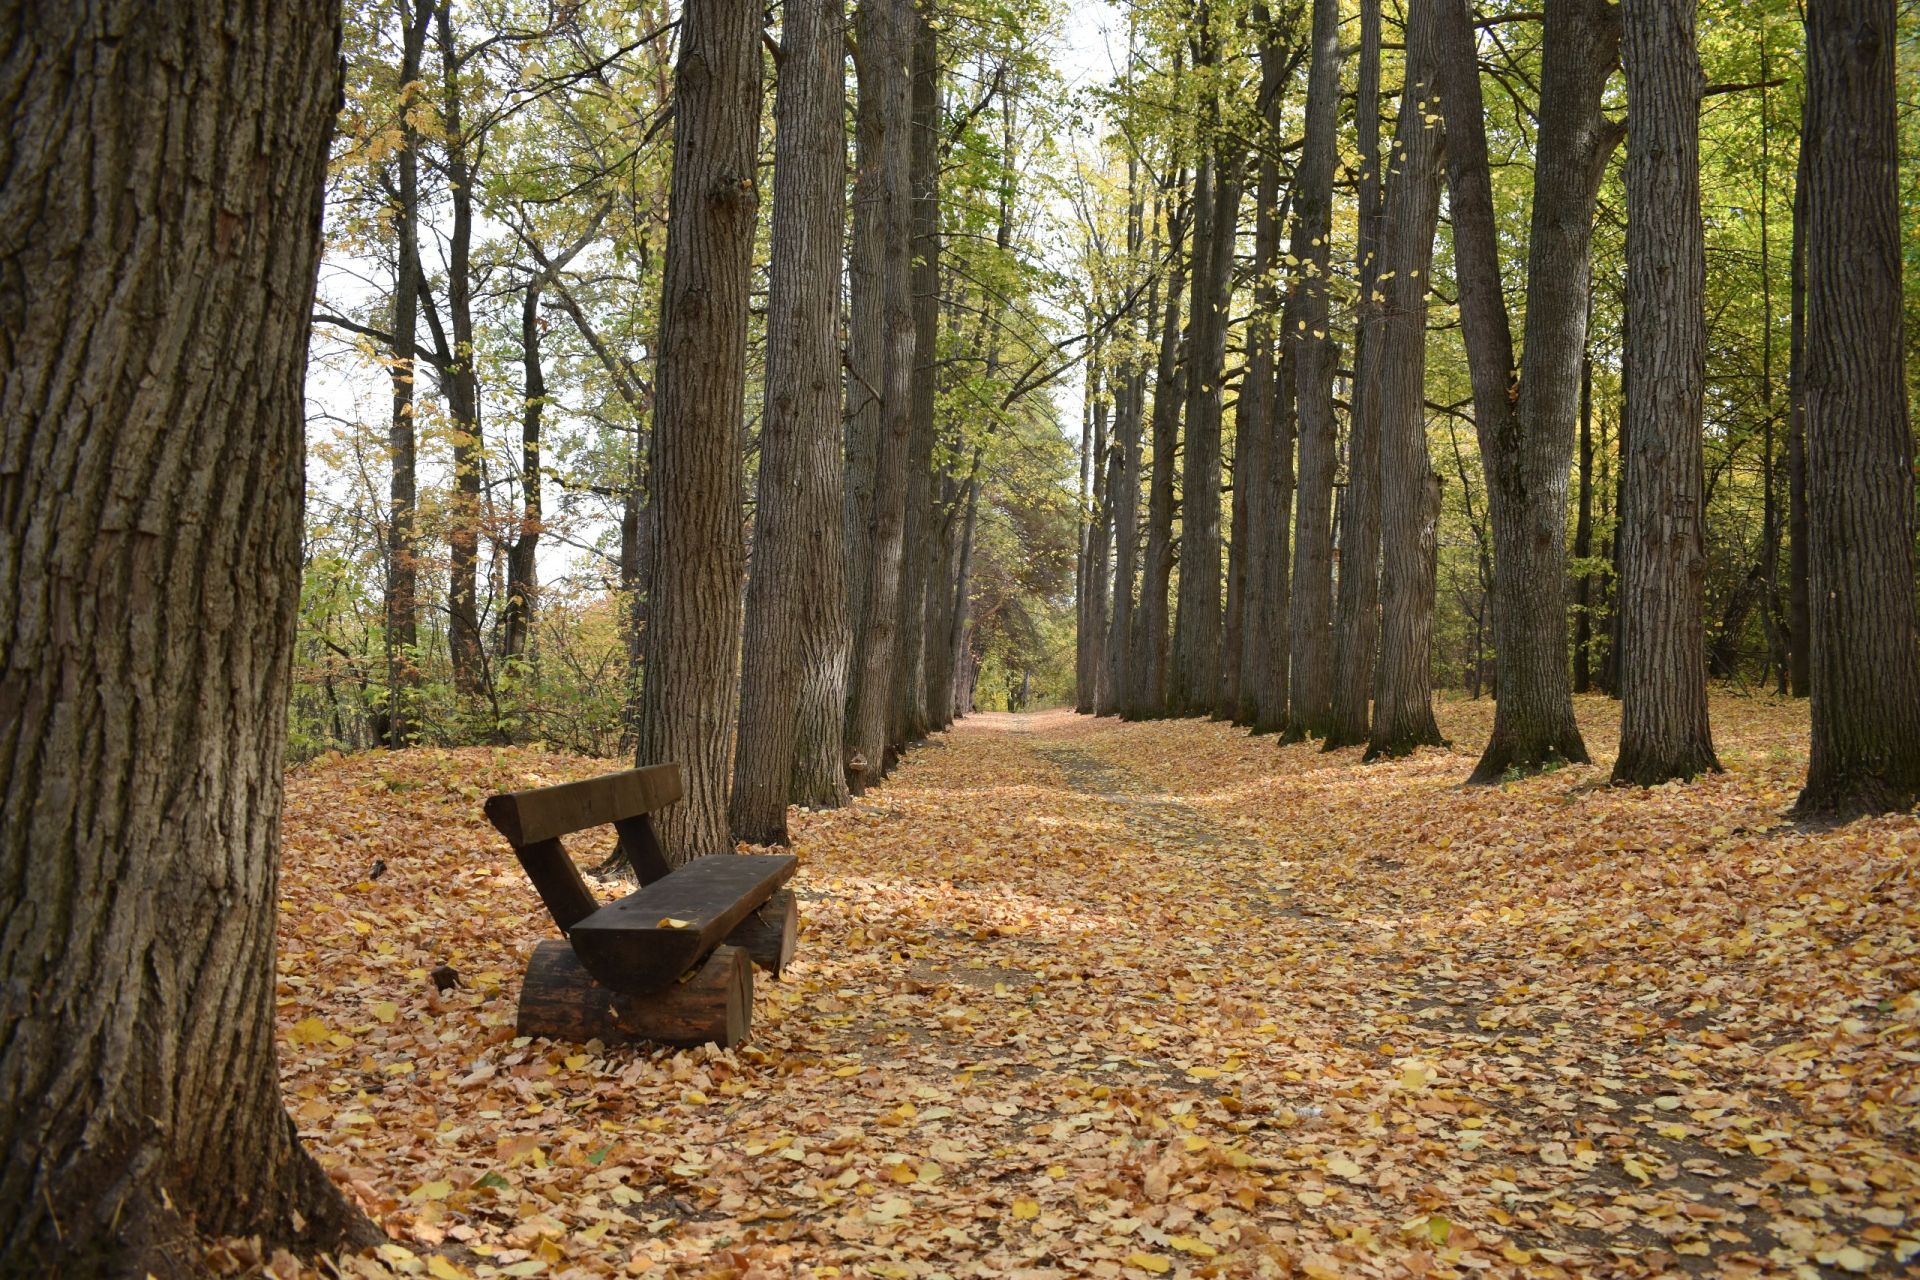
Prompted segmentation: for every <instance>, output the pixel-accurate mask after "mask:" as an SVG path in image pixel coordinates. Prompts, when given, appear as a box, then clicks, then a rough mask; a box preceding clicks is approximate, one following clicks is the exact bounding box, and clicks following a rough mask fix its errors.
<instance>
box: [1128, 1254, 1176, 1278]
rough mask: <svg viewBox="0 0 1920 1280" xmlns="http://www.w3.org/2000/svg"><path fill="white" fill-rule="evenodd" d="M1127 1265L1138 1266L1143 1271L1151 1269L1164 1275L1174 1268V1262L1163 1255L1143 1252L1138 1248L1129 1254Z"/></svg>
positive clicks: (1159, 1274) (1158, 1274)
mask: <svg viewBox="0 0 1920 1280" xmlns="http://www.w3.org/2000/svg"><path fill="white" fill-rule="evenodd" d="M1127 1265H1128V1266H1130V1267H1138V1268H1140V1269H1141V1270H1142V1271H1151V1272H1153V1274H1155V1275H1157V1276H1163V1275H1165V1274H1167V1272H1169V1271H1171V1270H1173V1263H1171V1262H1169V1261H1168V1260H1167V1259H1165V1258H1163V1257H1161V1256H1160V1255H1159V1254H1157V1253H1141V1252H1139V1251H1138V1250H1135V1251H1134V1252H1133V1253H1130V1254H1128V1255H1127Z"/></svg>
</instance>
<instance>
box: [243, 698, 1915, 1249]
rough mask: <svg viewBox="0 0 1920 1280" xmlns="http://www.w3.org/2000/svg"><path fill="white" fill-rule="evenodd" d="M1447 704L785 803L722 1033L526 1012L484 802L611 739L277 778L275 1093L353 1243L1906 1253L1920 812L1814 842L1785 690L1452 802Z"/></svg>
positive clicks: (1004, 766) (520, 943)
mask: <svg viewBox="0 0 1920 1280" xmlns="http://www.w3.org/2000/svg"><path fill="white" fill-rule="evenodd" d="M1441 711H1442V723H1443V726H1444V727H1445V728H1446V730H1447V732H1448V733H1449V734H1450V736H1451V737H1453V738H1454V740H1455V741H1456V743H1458V744H1459V745H1458V746H1457V747H1456V748H1454V749H1453V750H1430V751H1425V752H1422V753H1420V754H1419V755H1418V756H1416V757H1415V758H1413V759H1410V760H1405V761H1399V762H1393V763H1386V764H1379V765H1362V764H1361V763H1360V761H1359V753H1358V752H1357V751H1343V752H1336V753H1331V754H1322V753H1321V752H1319V751H1318V750H1317V749H1315V748H1314V747H1312V746H1310V745H1296V746H1289V747H1280V746H1278V745H1276V744H1275V742H1274V741H1273V740H1272V739H1255V738H1250V737H1248V736H1246V735H1245V734H1243V733H1241V732H1239V731H1237V730H1234V729H1232V728H1231V727H1229V726H1226V725H1221V724H1212V723H1206V722H1199V721H1168V722H1160V723H1152V724H1134V725H1122V724H1118V723H1116V722H1114V721H1111V720H1093V719H1090V718H1087V717H1080V716H1075V715H1072V714H1070V713H1066V712H1049V713H1043V714H1037V715H1031V716H1023V717H1013V716H985V715H983V716H976V717H973V718H971V719H969V720H967V721H964V722H962V723H961V724H960V725H958V726H956V728H955V729H954V730H953V731H952V732H950V733H948V734H945V735H942V736H940V737H939V738H937V739H935V740H934V741H933V742H932V743H930V744H929V745H927V746H925V747H923V748H921V749H918V750H915V751H913V752H911V753H909V754H908V755H907V757H906V758H905V760H904V762H903V764H902V767H901V769H900V770H899V771H898V772H897V773H896V774H895V775H894V776H893V777H892V778H891V779H889V780H888V782H887V783H886V785H885V786H884V787H882V788H880V789H878V790H877V791H875V792H874V793H873V794H871V795H870V796H868V797H867V798H865V799H864V800H862V801H860V802H858V803H857V804H855V805H854V806H853V807H851V808H849V809H846V810H842V811H839V812H834V813H816V814H802V815H799V816H798V820H797V851H798V852H799V854H800V856H801V860H802V861H801V871H800V875H799V878H798V880H797V881H796V885H797V888H798V890H799V892H800V895H801V902H802V913H803V924H802V933H801V941H800V953H799V959H798V962H797V963H796V964H795V966H794V967H793V968H792V970H790V971H789V973H788V975H787V976H786V978H785V979H784V980H783V981H777V982H776V981H773V980H771V979H769V978H767V977H766V975H764V974H761V975H756V989H755V1008H754V1018H755V1023H754V1033H753V1037H752V1039H751V1041H750V1042H749V1043H747V1044H746V1045H743V1046H741V1047H739V1048H736V1049H734V1050H732V1051H727V1052H721V1051H716V1050H713V1049H711V1048H708V1049H702V1050H695V1051H682V1052H666V1051H658V1050H654V1051H649V1050H646V1049H644V1048H633V1047H607V1046H602V1045H599V1044H597V1043H593V1044H587V1045H577V1044H559V1043H551V1042H547V1041H544V1040H536V1041H527V1040H523V1039H517V1038H516V1037H515V1035H514V1031H513V1019H514V1005H515V999H516V996H517V993H518V983H519V974H520V971H521V967H522V965H523V964H524V962H525V958H526V956H527V953H528V951H529V950H530V949H531V948H532V946H533V945H534V944H535V943H536V942H538V941H539V940H541V939H542V938H544V937H548V936H552V935H553V933H554V930H553V927H552V924H551V922H550V921H549V920H548V919H547V917H546V915H545V913H544V912H543V911H542V909H541V908H540V905H539V902H538V900H537V899H536V898H535V896H534V894H533V891H532V889H531V888H530V887H529V886H528V884H527V882H526V880H525V878H524V876H523V875H522V874H521V872H520V869H519V867H518V865H517V864H516V863H515V861H514V859H513V857H512V855H511V853H510V851H509V850H508V849H507V847H506V846H505V845H504V843H503V842H502V841H500V839H499V838H498V837H497V836H496V835H495V834H494V833H493V832H492V830H491V829H490V828H489V827H487V826H486V824H485V823H484V821H483V820H482V819H481V816H480V803H479V802H480V800H481V799H482V798H483V797H484V796H485V795H486V794H488V793H490V792H492V791H495V790H506V789H512V788H515V787H522V786H534V785H541V784H545V783H551V782H558V781H562V780H565V779H568V778H574V777H582V776H588V775H591V774H594V773H596V772H601V771H604V770H605V769H608V768H612V767H619V766H618V764H617V763H616V762H605V761H593V760H584V759H579V758H574V757H564V756H554V755H545V754H541V753H538V752H534V751H529V750H519V749H515V750H488V749H473V750H460V751H432V750H416V751H410V752H404V753H399V754H379V753H376V754H372V755H366V756H358V757H351V758H345V759H341V758H332V759H325V760H322V761H319V762H316V763H314V764H312V765H308V766H304V767H302V768H300V769H297V770H295V771H293V773H292V774H291V775H290V779H289V792H288V799H287V814H286V831H287V862H286V870H285V875H284V880H283V886H282V895H283V903H282V906H283V911H282V915H281V924H280V928H281V957H280V965H281V979H280V987H279V995H280V1021H281V1031H282V1042H281V1051H282V1065H283V1070H284V1075H285V1081H286V1092H287V1098H288V1105H289V1107H290V1108H291V1109H292V1111H293V1114H294V1116H295V1119H296V1123H297V1124H298V1126H299V1129H300V1132H301V1135H302V1137H303V1138H304V1139H305V1141H306V1142H307V1144H308V1145H309V1146H310V1147H311V1148H312V1149H313V1150H314V1151H315V1152H316V1153H317V1154H318V1155H319V1157H320V1159H321V1160H322V1162H323V1163H324V1164H325V1165H326V1166H327V1168H328V1169H329V1171H330V1172H331V1173H332V1174H333V1176H334V1177H335V1178H336V1180H338V1181H339V1182H340V1183H341V1184H342V1185H343V1186H344V1187H345V1188H346V1189H347V1191H348V1193H349V1194H350V1195H351V1196H352V1197H353V1198H354V1199H355V1200H356V1201H358V1202H359V1203H360V1204H361V1205H362V1206H363V1207H364V1208H365V1209H366V1211H367V1212H368V1213H369V1214H370V1215H372V1216H373V1217H374V1218H375V1220H376V1221H378V1222H379V1223H380V1224H382V1225H383V1226H384V1227H385V1229H386V1231H387V1234H388V1236H389V1238H390V1241H391V1243H390V1244H388V1245H387V1246H385V1247H384V1248H383V1249H382V1250H380V1251H379V1252H378V1254H376V1255H366V1256H358V1257H347V1258H341V1259H335V1260H327V1261H326V1262H325V1263H324V1266H325V1267H326V1269H327V1272H328V1273H336V1272H337V1273H339V1274H345V1275H382V1276H383V1275H388V1274H403V1275H430V1276H437V1277H441V1278H442V1280H446V1278H447V1277H485V1276H497V1275H505V1276H531V1275H547V1276H589V1275H592V1276H598V1275H607V1274H613V1275H644V1276H678V1277H708V1276H714V1277H737V1278H742V1280H770V1278H771V1277H779V1276H835V1275H838V1276H877V1277H939V1276H947V1277H955V1278H958V1277H967V1276H983V1277H1000V1276H1008V1277H1051V1276H1061V1277H1066V1276H1095V1277H1135V1278H1137V1277H1150V1276H1162V1275H1171V1276H1204V1277H1211V1276H1300V1275H1304V1276H1309V1277H1339V1276H1376V1275H1379V1276H1464V1275H1500V1276H1622V1277H1626V1276H1651V1275H1669V1274H1671V1275H1680V1274H1701V1275H1730V1276H1837V1275H1846V1274H1850V1273H1869V1272H1871V1273H1877V1274H1881V1275H1895V1274H1912V1273H1914V1272H1915V1270H1916V1269H1920V1158H1917V1156H1920V939H1917V934H1920V883H1917V880H1920V824H1917V823H1916V822H1915V821H1914V820H1913V819H1910V818H1888V819H1879V820H1871V821H1865V822H1860V823H1855V824H1852V825H1849V826H1846V827H1842V828H1839V829H1835V830H1826V831H1819V830H1812V829H1807V828H1802V827H1799V826H1796V825H1794V824H1791V823H1789V822H1788V821H1786V820H1785V819H1784V818H1783V816H1782V815H1783V812H1784V810H1785V809H1786V807H1787V806H1788V805H1789V804H1790V803H1791V802H1792V800H1793V797H1794V793H1795V790H1796V788H1797V786H1798V783H1799V779H1800V776H1801V772H1802V769H1803V762H1804V759H1805V751H1806V740H1805V738H1806V734H1805V721H1804V708H1802V707H1792V706H1782V705H1775V704H1772V703H1770V702H1767V701H1765V700H1762V699H1733V698H1726V697H1718V698H1716V701H1715V707H1714V711H1715V728H1716V734H1717V739H1718V743H1719V746H1720V750H1721V759H1722V760H1723V761H1724V762H1725V763H1726V765H1727V767H1728V772H1727V773H1726V774H1725V775H1722V776H1719V777H1715V778H1711V779H1707V780H1705V781H1702V782H1698V783H1695V784H1692V785H1687V786H1669V787H1662V788H1657V789H1654V790H1652V791H1631V790H1616V789H1613V788H1610V787H1608V786H1606V785H1605V781H1606V774H1605V764H1604V763H1603V764H1602V765H1600V766H1597V767H1570V768H1566V769H1562V770H1558V771H1556V772H1552V773H1548V774H1545V775H1542V776H1540V777H1536V778H1531V779H1527V780H1524V781H1518V782H1513V783H1510V784H1508V785H1505V786H1500V787H1492V788H1474V789H1468V788H1464V787H1462V786H1461V785H1460V781H1461V779H1462V778H1463V777H1464V776H1465V774H1466V773H1467V772H1468V770H1469V768H1470V766H1471V763H1472V758H1473V757H1472V755H1471V751H1472V750H1473V749H1475V748H1477V747H1478V745H1479V744H1480V743H1481V742H1482V741H1484V738H1485V733H1486V730H1487V727H1488V721H1489V718H1490V712H1491V708H1490V706H1488V705H1487V704H1484V703H1480V704H1474V703H1448V704H1444V705H1443V706H1442V708H1441ZM1617 714H1618V713H1617V708H1616V706H1615V705H1614V704H1609V703H1606V702H1604V701H1601V700H1598V699H1595V700H1592V701H1586V700H1583V701H1582V705H1581V716H1582V721H1583V728H1584V729H1585V730H1586V732H1587V735H1588V737H1587V742H1588V745H1589V747H1590V749H1592V750H1593V751H1594V754H1595V756H1596V758H1597V759H1599V760H1601V761H1603V762H1609V761H1610V760H1611V756H1612V751H1613V745H1614V742H1613V732H1614V724H1615V720H1616V717H1617ZM610 838H611V837H610V836H608V837H607V842H606V843H603V844H602V845H601V846H599V847H594V846H593V845H591V844H590V843H583V844H582V845H581V846H580V847H579V848H576V849H575V853H576V855H577V856H578V857H579V858H580V860H581V862H582V864H583V865H586V866H591V865H592V864H593V863H595V862H597V861H598V860H599V858H600V856H601V855H602V854H604V852H605V851H606V847H607V843H610ZM376 861H382V862H384V863H385V864H386V868H387V869H386V871H385V873H384V874H382V875H380V876H378V877H373V876H372V874H371V869H372V868H373V867H374V865H375V863H376ZM599 887H600V890H601V893H602V896H607V895H610V894H613V893H617V892H620V891H621V887H620V886H619V885H617V884H610V883H609V884H602V885H600V886H599ZM442 963H450V964H451V965H453V966H454V967H455V968H456V969H457V970H458V971H459V972H460V974H461V975H462V978H463V986H462V987H461V988H459V989H456V990H453V991H450V992H448V993H447V994H445V995H441V994H439V993H438V992H437V991H436V990H435V987H434V985H433V983H432V982H430V981H429V979H428V974H429V971H430V970H432V969H433V968H434V967H435V966H437V965H440V964H442ZM210 1265H211V1268H212V1269H213V1270H216V1271H224V1272H228V1273H233V1272H239V1271H260V1270H265V1271H268V1272H270V1273H272V1274H277V1275H283V1276H290V1275H293V1274H295V1273H296V1272H297V1271H298V1269H299V1268H298V1267H297V1266H296V1264H295V1263H294V1261H293V1260H292V1259H290V1258H287V1257H285V1256H277V1257H275V1258H270V1259H264V1258H261V1257H259V1255H258V1251H257V1250H256V1249H253V1248H252V1247H251V1246H250V1245H249V1244H248V1242H245V1241H229V1242H226V1243H225V1244H223V1245H220V1246H219V1247H217V1248H216V1249H215V1251H214V1253H213V1255H212V1257H211V1258H210Z"/></svg>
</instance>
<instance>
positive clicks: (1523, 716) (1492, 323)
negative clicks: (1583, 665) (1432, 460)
mask: <svg viewBox="0 0 1920 1280" xmlns="http://www.w3.org/2000/svg"><path fill="white" fill-rule="evenodd" d="M1544 27H1545V30H1544V34H1543V37H1542V56H1541V68H1540V127H1539V132H1538V136H1537V138H1536V140H1535V143H1536V145H1535V154H1534V190H1533V215H1532V216H1533V222H1532V228H1531V231H1530V234H1529V238H1528V258H1527V314H1526V341H1525V346H1524V357H1523V361H1522V363H1521V364H1520V365H1519V366H1518V377H1517V379H1516V376H1515V370H1516V366H1515V363H1514V359H1513V337H1512V330H1511V327H1510V323H1509V320H1508V317H1507V309H1506V300H1505V297H1504V295H1503V293H1502V291H1501V283H1500V262H1499V257H1498V250H1497V247H1496V233H1495V227H1494V215H1493V197H1492V184H1491V180H1490V178H1489V173H1488V165H1487V144H1486V122H1485V114H1484V111H1483V109H1482V105H1481V98H1480V80H1479V69H1478V61H1477V59H1476V56H1475V53H1474V43H1473V27H1472V15H1471V14H1470V13H1469V12H1468V8H1467V4H1466V0H1442V10H1441V20H1440V25H1439V42H1440V63H1439V65H1440V76H1441V99H1442V102H1443V105H1444V114H1445V118H1446V129H1447V173H1448V186H1449V190H1450V195H1451V199H1450V206H1451V209H1452V215H1453V230H1454V256H1455V273H1456V275H1457V276H1458V278H1459V286H1460V320H1461V327H1462V329H1463V331H1464V336H1465V338H1466V346H1467V364H1468V371H1469V373H1470V375H1471V377H1472V382H1473V403H1474V426H1475V430H1476V432H1477V434H1478V435H1479V437H1480V456H1481V463H1482V469H1483V470H1484V471H1485V473H1486V477H1487V509H1488V517H1489V524H1490V525H1491V527H1492V531H1493V549H1494V564H1493V574H1494V582H1493V587H1494V589H1493V612H1494V623H1495V627H1496V629H1497V634H1498V641H1499V647H1498V650H1497V652H1496V655H1495V657H1496V662H1497V678H1498V686H1499V705H1498V707H1497V708H1496V709H1495V712H1494V722H1493V736H1492V739H1491V740H1490V741H1489V742H1488V744H1487V748H1486V751H1485V752H1484V753H1483V754H1482V755H1481V757H1480V763H1479V765H1478V766H1477V767H1476V768H1475V769H1474V772H1473V777H1472V781H1474V782H1479V783H1491V782H1498V781H1499V780H1500V779H1501V778H1502V777H1504V776H1505V775H1506V774H1507V773H1508V772H1509V771H1510V770H1518V771H1523V772H1524V771H1529V770H1535V769H1539V768H1543V767H1545V766H1547V765H1548V764H1550V763H1552V762H1554V761H1556V760H1565V761H1569V762H1584V761H1585V760H1586V759H1587V749H1586V744H1585V743H1584V742H1582V741H1581V738H1580V729H1579V726H1578V725H1576V724H1575V722H1574V718H1573V689H1572V686H1571V680H1570V677H1569V672H1568V662H1567V648H1568V637H1567V564H1566V536H1567V535H1566V520H1567V516H1566V511H1567V481H1568V472H1569V470H1570V469H1571V466H1572V463H1573V435H1574V421H1575V418H1576V416H1577V404H1576V401H1577V398H1578V395H1579V383H1580V361H1581V357H1582V355H1583V353H1584V352H1585V350H1586V329H1587V282H1588V275H1589V269H1590V266H1591V263H1590V260H1589V253H1588V250H1589V246H1590V242H1591V240H1592V231H1593V206H1594V196H1595V193H1596V192H1597V190H1598V188H1599V183H1600V179H1601V177H1602V175H1603V173H1604V171H1605V167H1606V162H1607V158H1608V157H1609V156H1610V155H1611V154H1612V151H1613V148H1614V147H1615V146H1617V145H1618V144H1619V139H1620V130H1619V129H1618V128H1617V127H1616V126H1613V125H1611V124H1609V123H1608V121H1607V118H1606V116H1605V114H1604V113H1603V112H1602V110H1601V99H1602V95H1603V94H1604V92H1605V89H1606V83H1607V79H1608V77H1609V76H1610V75H1611V74H1612V70H1613V68H1614V67H1615V66H1616V65H1618V61H1619V56H1618V55H1619V36H1620V28H1619V18H1618V15H1617V13H1616V12H1615V11H1614V9H1613V7H1612V6H1611V5H1610V4H1609V3H1607V0H1567V3H1565V4H1557V5H1553V6H1551V7H1549V8H1548V10H1547V12H1546V20H1545V24H1544Z"/></svg>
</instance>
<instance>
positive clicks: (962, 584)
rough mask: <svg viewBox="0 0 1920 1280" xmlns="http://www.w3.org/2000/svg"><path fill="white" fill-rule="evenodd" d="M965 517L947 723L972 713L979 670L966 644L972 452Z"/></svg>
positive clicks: (975, 501) (950, 640) (975, 516)
mask: <svg viewBox="0 0 1920 1280" xmlns="http://www.w3.org/2000/svg"><path fill="white" fill-rule="evenodd" d="M966 509H967V514H966V519H965V520H963V521H962V522H961V525H960V555H959V559H958V568H957V570H956V571H955V573H954V575H953V608H952V610H951V611H950V613H949V615H948V616H949V617H950V618H951V619H952V622H951V623H950V624H949V627H948V631H947V652H948V654H949V655H950V657H949V659H948V664H947V666H948V669H949V670H950V671H952V672H953V687H952V688H951V689H949V690H948V691H947V697H948V699H949V705H950V712H949V715H948V722H949V723H951V722H952V721H954V720H957V719H959V718H960V717H961V716H964V715H966V714H967V713H968V712H969V711H972V710H973V682H974V680H975V679H977V678H978V676H979V667H978V666H977V665H976V664H975V663H974V661H973V654H972V652H971V650H970V648H969V646H968V644H967V631H968V626H967V615H968V613H969V608H968V604H969V601H970V600H971V599H972V595H971V592H972V581H971V580H972V577H973V534H974V529H975V527H976V525H977V523H978V520H979V516H980V450H978V449H975V450H974V451H973V470H972V473H971V474H969V475H968V476H967V508H966Z"/></svg>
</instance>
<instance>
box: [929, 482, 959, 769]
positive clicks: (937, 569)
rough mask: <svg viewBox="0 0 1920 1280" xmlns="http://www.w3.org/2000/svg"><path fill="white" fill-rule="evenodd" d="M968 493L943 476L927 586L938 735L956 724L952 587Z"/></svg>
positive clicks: (932, 704) (932, 718)
mask: <svg viewBox="0 0 1920 1280" xmlns="http://www.w3.org/2000/svg"><path fill="white" fill-rule="evenodd" d="M965 498H966V494H965V489H964V485H963V482H961V481H958V480H955V479H954V477H953V474H952V472H950V471H943V472H942V473H941V476H940V519H939V532H938V536H937V537H936V539H935V551H934V572H933V575H932V577H931V578H930V579H929V581H928V583H927V677H926V678H927V721H928V725H929V727H930V728H932V729H934V730H935V731H936V732H937V731H939V730H941V729H945V728H946V727H947V726H949V725H951V724H952V723H953V646H952V644H951V643H950V641H949V636H950V634H951V632H952V630H953V584H954V579H955V578H956V576H957V575H958V574H959V572H960V524H961V513H962V509H963V505H964V502H965Z"/></svg>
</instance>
